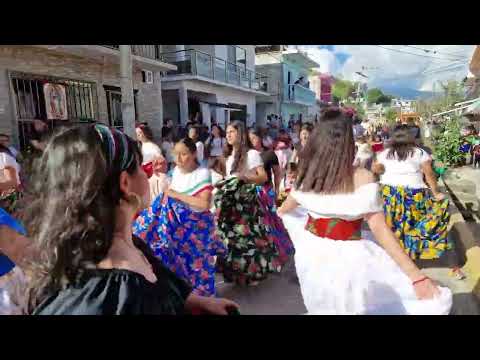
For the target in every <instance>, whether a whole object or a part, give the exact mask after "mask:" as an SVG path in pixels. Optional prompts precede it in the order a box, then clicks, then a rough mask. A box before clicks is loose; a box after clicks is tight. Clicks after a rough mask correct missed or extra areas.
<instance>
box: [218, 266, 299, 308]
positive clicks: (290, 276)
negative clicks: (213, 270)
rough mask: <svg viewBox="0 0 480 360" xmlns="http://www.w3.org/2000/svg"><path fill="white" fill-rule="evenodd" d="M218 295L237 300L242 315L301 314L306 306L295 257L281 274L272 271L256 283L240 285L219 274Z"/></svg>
mask: <svg viewBox="0 0 480 360" xmlns="http://www.w3.org/2000/svg"><path fill="white" fill-rule="evenodd" d="M217 280H218V281H217V289H218V294H219V296H222V297H226V298H228V299H231V300H234V301H236V302H237V303H238V304H239V305H240V312H241V314H242V315H301V314H305V313H306V312H307V310H306V309H305V306H304V305H303V300H302V294H301V293H300V285H299V284H298V279H297V274H296V272H295V264H294V262H293V259H292V260H291V261H290V262H289V263H287V264H286V265H285V267H284V269H283V270H282V272H281V273H280V274H272V275H270V276H269V277H268V278H267V279H266V280H264V281H262V282H260V283H259V284H258V285H256V286H251V287H240V286H237V285H234V284H229V283H224V282H223V279H222V277H221V276H218V277H217Z"/></svg>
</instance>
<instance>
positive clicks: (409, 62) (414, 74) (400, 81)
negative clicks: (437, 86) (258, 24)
mask: <svg viewBox="0 0 480 360" xmlns="http://www.w3.org/2000/svg"><path fill="white" fill-rule="evenodd" d="M382 46H383V47H386V48H390V49H394V50H399V51H402V52H410V53H415V54H418V55H424V56H426V57H421V56H415V55H411V54H406V53H401V52H398V51H392V50H388V49H384V48H381V47H378V46H374V45H335V46H334V49H333V51H329V50H327V49H319V48H318V47H317V46H301V47H300V48H301V49H302V50H304V51H307V52H308V53H309V54H310V55H311V57H312V58H313V59H314V60H315V61H317V62H318V63H319V64H320V70H321V71H322V72H330V73H332V74H334V75H341V76H342V77H343V78H345V79H349V80H355V81H359V80H365V79H363V78H362V77H360V76H358V75H357V74H355V73H356V72H357V71H362V67H366V69H365V70H363V71H362V72H363V73H364V74H366V75H367V76H368V80H367V82H368V84H369V86H386V85H395V86H402V87H409V88H413V89H417V90H424V91H431V90H432V88H433V83H434V82H436V81H437V80H447V79H457V80H461V79H462V78H463V77H465V76H467V73H468V62H469V60H470V58H471V55H472V53H473V50H474V47H475V46H474V45H434V46H432V45H414V46H417V47H419V48H422V49H427V50H431V52H425V51H422V50H421V49H413V48H409V47H406V46H402V45H382ZM433 51H437V53H433ZM340 53H343V54H348V55H350V56H349V57H348V59H347V60H346V61H345V62H344V63H343V64H341V63H340V61H339V60H338V58H337V55H338V54H340ZM429 56H431V57H435V58H437V59H432V58H429ZM460 57H463V59H460ZM438 58H445V59H446V60H439V59H438ZM456 59H458V60H460V61H463V62H464V63H463V64H460V65H462V66H460V67H457V68H453V66H454V65H455V64H457V65H458V64H459V63H458V61H456ZM434 69H438V70H437V71H436V72H431V71H432V70H434ZM440 70H443V71H440ZM424 72H426V73H425V74H424Z"/></svg>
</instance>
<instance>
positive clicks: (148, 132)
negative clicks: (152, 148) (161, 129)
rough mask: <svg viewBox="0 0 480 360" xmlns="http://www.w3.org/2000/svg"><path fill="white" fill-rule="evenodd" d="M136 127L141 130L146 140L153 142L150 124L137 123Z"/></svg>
mask: <svg viewBox="0 0 480 360" xmlns="http://www.w3.org/2000/svg"><path fill="white" fill-rule="evenodd" d="M137 129H140V130H142V132H143V135H145V137H146V139H147V140H148V141H150V142H154V139H153V132H152V129H151V128H150V126H148V124H147V123H141V124H138V125H137Z"/></svg>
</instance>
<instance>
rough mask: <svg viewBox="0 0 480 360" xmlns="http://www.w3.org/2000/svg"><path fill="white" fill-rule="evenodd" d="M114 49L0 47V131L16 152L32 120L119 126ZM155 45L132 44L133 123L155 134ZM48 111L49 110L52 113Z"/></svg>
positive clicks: (160, 65)
mask: <svg viewBox="0 0 480 360" xmlns="http://www.w3.org/2000/svg"><path fill="white" fill-rule="evenodd" d="M118 48H119V46H118V45H55V46H50V45H29V46H27V45H22V46H1V47H0V132H1V133H6V134H9V135H11V137H12V140H13V141H14V142H15V143H16V145H17V146H19V147H20V148H21V149H22V150H23V149H25V148H26V146H27V145H28V143H29V137H30V136H31V132H32V122H33V120H34V119H41V120H45V121H46V122H47V123H48V124H49V126H51V127H55V126H57V125H59V124H64V123H65V122H83V121H91V120H94V121H101V122H104V123H106V124H109V125H111V126H116V127H119V128H122V126H123V124H122V111H121V91H120V76H119V75H120V69H119V60H120V55H119V50H118ZM160 53H161V45H132V63H133V87H134V99H135V113H136V116H137V119H138V120H139V121H142V122H147V123H148V124H149V125H150V126H151V127H152V128H153V130H154V133H155V134H159V133H160V129H161V127H162V120H163V109H162V97H161V81H160V72H161V71H171V70H174V69H175V66H173V65H170V64H167V63H165V62H163V61H161V59H160ZM52 109H54V110H55V111H52Z"/></svg>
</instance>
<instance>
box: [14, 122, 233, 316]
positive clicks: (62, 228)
mask: <svg viewBox="0 0 480 360" xmlns="http://www.w3.org/2000/svg"><path fill="white" fill-rule="evenodd" d="M141 163H142V154H141V152H140V150H139V149H138V146H137V144H136V142H135V141H134V140H132V139H131V138H129V137H128V136H126V135H125V134H123V133H122V132H120V131H118V130H114V129H110V128H108V127H106V126H104V125H100V124H97V125H93V126H81V127H74V128H71V129H67V130H63V131H61V132H59V133H57V134H56V135H54V136H53V137H52V138H51V139H50V141H49V142H48V143H47V145H46V148H45V152H44V155H43V156H42V158H41V161H40V162H39V163H38V164H37V167H36V169H35V171H34V173H33V179H32V181H31V186H30V187H29V191H31V192H33V194H32V195H33V196H31V197H32V198H33V199H34V200H33V202H31V203H29V204H28V206H27V207H26V208H25V209H24V210H23V211H24V212H25V216H24V219H25V221H24V223H25V226H26V228H27V231H28V233H29V236H30V237H31V239H32V240H33V242H34V245H35V247H36V251H37V252H38V254H37V256H36V259H35V260H34V261H33V263H32V265H31V267H30V268H29V270H30V271H31V273H32V279H31V281H30V283H29V291H28V295H29V311H30V312H32V313H33V314H40V315H74V314H75V315H117V314H149V315H151V314H183V313H190V312H192V311H193V310H198V311H201V312H206V313H211V314H227V313H228V312H230V311H231V310H235V309H236V308H237V305H236V304H235V303H233V302H231V301H229V300H225V299H214V298H205V297H202V296H198V295H194V294H192V292H191V287H190V285H189V284H187V283H186V282H184V281H183V280H181V279H180V278H178V277H177V276H176V275H175V274H173V273H172V272H171V271H170V270H168V269H166V268H165V267H164V266H163V265H162V264H161V263H160V262H159V261H158V260H157V259H156V258H155V256H154V255H153V254H152V252H151V251H150V250H149V248H148V245H147V244H145V243H143V242H142V241H141V240H139V239H137V238H135V237H134V236H133V235H132V221H133V218H134V216H135V214H136V213H137V212H138V211H139V210H141V209H143V208H145V207H146V206H147V205H148V202H149V189H148V180H147V176H146V174H145V172H144V171H143V170H142V168H141Z"/></svg>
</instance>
